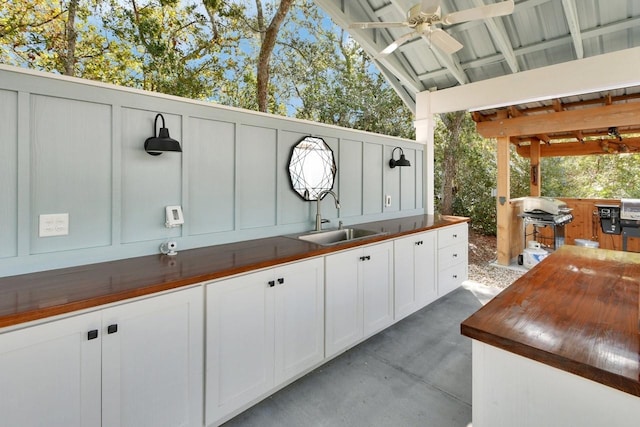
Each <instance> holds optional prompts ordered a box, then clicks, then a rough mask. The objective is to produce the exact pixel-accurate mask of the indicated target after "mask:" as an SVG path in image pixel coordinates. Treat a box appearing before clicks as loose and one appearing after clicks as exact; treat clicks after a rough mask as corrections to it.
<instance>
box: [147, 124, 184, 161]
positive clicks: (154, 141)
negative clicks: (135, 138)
mask: <svg viewBox="0 0 640 427" xmlns="http://www.w3.org/2000/svg"><path fill="white" fill-rule="evenodd" d="M158 117H160V118H162V127H161V128H160V132H159V133H158V136H156V129H157V128H158ZM144 149H145V151H146V152H147V153H149V154H151V155H152V156H159V155H160V154H162V152H163V151H182V148H180V143H179V142H178V141H176V140H175V139H173V138H171V137H170V136H169V129H167V128H166V127H165V124H164V117H163V116H162V114H158V115H156V119H155V120H154V121H153V136H152V137H150V138H147V140H146V141H145V142H144Z"/></svg>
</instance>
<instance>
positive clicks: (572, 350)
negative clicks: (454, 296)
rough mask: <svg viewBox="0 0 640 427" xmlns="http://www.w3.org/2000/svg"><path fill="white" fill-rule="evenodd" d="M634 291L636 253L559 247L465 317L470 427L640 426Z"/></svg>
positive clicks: (639, 341) (638, 267)
mask: <svg viewBox="0 0 640 427" xmlns="http://www.w3.org/2000/svg"><path fill="white" fill-rule="evenodd" d="M639 288H640V254H637V253H629V252H620V251H611V250H604V249H591V248H583V247H576V246H569V245H565V246H562V247H561V248H560V249H559V250H557V251H556V252H555V253H553V254H551V255H550V256H548V257H547V258H546V259H545V260H544V261H543V262H541V263H540V264H538V265H537V266H535V267H534V268H533V269H531V270H530V271H528V272H527V273H526V274H525V275H523V276H522V277H521V278H520V279H518V280H517V281H516V282H514V283H513V284H512V285H511V286H510V287H508V288H507V289H505V290H504V291H503V292H501V293H500V294H499V295H498V296H496V297H495V298H494V299H493V300H492V301H490V302H489V303H488V304H487V305H486V306H484V307H482V308H481V309H480V310H478V311H477V312H476V313H475V314H473V315H472V316H471V317H469V318H468V319H466V320H465V321H464V322H463V323H462V325H461V332H462V334H463V335H466V336H468V337H470V338H473V340H474V342H473V352H474V354H473V370H474V372H473V381H474V384H473V398H474V402H473V412H474V419H473V425H474V427H482V426H484V425H493V426H496V425H508V423H512V422H516V424H512V425H520V426H527V425H536V424H537V425H547V426H548V425H581V426H582V425H594V426H595V425H605V424H599V423H600V422H605V423H606V425H616V426H617V425H627V424H625V422H631V423H633V425H637V423H638V422H639V421H638V420H640V330H639V318H638V315H639V295H640V294H639ZM516 355H517V356H516ZM532 361H535V362H532ZM549 367H552V368H555V369H550V368H549ZM567 373H569V374H567ZM576 376H577V377H576ZM585 379H587V380H588V381H586V380H585ZM486 393H489V394H491V396H490V397H489V396H486V395H485V394H486ZM502 393H504V396H503V395H502ZM501 396H502V397H501ZM617 405H620V407H619V408H618V406H617ZM508 406H510V407H508ZM616 409H620V410H622V411H624V414H618V415H617V416H620V417H621V419H620V420H618V421H619V422H620V423H622V424H618V421H616V419H615V418H611V417H612V413H616ZM598 411H600V412H602V413H604V414H606V416H607V417H608V418H605V419H602V418H599V417H598V416H597V413H598ZM591 412H594V414H592V413H591ZM518 413H519V414H518ZM529 418H531V423H528V421H527V420H528V419H529ZM560 420H562V421H560ZM625 420H627V421H625ZM545 422H548V423H550V424H545ZM581 422H582V423H585V424H580V423H581ZM567 423H568V424H567Z"/></svg>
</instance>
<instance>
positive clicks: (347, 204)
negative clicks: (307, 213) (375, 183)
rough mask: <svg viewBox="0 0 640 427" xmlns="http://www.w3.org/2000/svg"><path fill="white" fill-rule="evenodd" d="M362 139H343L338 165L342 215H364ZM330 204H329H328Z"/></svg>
mask: <svg viewBox="0 0 640 427" xmlns="http://www.w3.org/2000/svg"><path fill="white" fill-rule="evenodd" d="M362 145H363V143H362V141H350V140H342V141H341V143H340V159H343V162H342V163H340V164H339V165H338V167H339V169H340V171H341V174H340V175H341V176H342V183H341V184H342V185H340V215H341V216H343V217H350V216H359V215H362V192H363V188H365V187H363V184H364V183H363V177H362V166H363V162H364V159H363V157H362ZM326 205H328V204H326Z"/></svg>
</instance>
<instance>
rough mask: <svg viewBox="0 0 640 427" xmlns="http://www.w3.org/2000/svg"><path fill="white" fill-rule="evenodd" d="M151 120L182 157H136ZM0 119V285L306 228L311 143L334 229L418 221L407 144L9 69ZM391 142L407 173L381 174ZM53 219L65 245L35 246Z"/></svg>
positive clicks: (418, 183)
mask: <svg viewBox="0 0 640 427" xmlns="http://www.w3.org/2000/svg"><path fill="white" fill-rule="evenodd" d="M158 113H161V114H162V115H163V116H164V119H165V122H166V127H167V128H169V131H170V133H171V136H172V137H173V138H175V139H177V140H178V141H180V144H181V146H182V148H183V152H182V153H171V152H170V153H164V154H162V155H160V156H150V155H148V154H147V153H146V152H145V151H144V149H143V145H144V141H145V139H147V138H148V137H150V136H151V135H152V134H153V122H154V119H155V116H156V114H158ZM0 116H1V117H3V119H4V122H3V128H2V130H1V131H0V132H1V138H0V141H1V143H0V144H1V145H2V147H1V148H2V150H3V155H2V157H1V158H0V179H1V182H2V183H3V185H2V186H1V188H0V197H1V200H2V202H3V203H2V204H0V214H2V215H3V222H2V224H1V225H0V239H2V245H0V276H9V275H13V274H20V273H27V272H32V271H39V270H46V269H51V268H60V267H67V266H73V265H82V264H88V263H93V262H101V261H108V260H113V259H121V258H129V257H135V256H142V255H150V254H156V253H158V247H159V245H160V243H162V242H163V241H164V240H166V239H169V238H170V239H172V240H176V241H177V242H178V249H179V250H186V249H190V248H196V247H202V246H208V245H215V244H221V243H228V242H233V241H239V240H247V239H254V238H260V237H267V236H275V235H281V234H290V233H295V232H301V231H306V230H310V229H311V228H312V227H313V222H314V215H315V204H314V203H311V202H307V201H304V200H302V199H301V198H300V197H298V196H297V195H296V194H295V193H294V192H293V190H291V184H290V182H289V175H288V167H287V165H288V161H289V156H290V152H291V148H292V147H293V145H294V144H295V143H296V142H298V141H299V140H300V139H301V138H303V137H304V136H307V135H313V136H318V137H321V138H323V139H324V140H325V142H326V143H327V144H328V145H329V147H331V149H332V150H333V152H334V156H335V158H336V164H337V166H338V171H337V176H336V180H335V183H334V188H333V189H334V191H336V193H337V194H338V195H339V196H340V202H341V203H342V209H340V210H337V209H336V208H335V206H334V204H333V201H332V200H330V199H327V201H325V203H324V204H323V206H322V213H323V217H325V218H328V219H330V220H331V222H332V223H331V224H330V225H329V226H336V225H337V220H338V219H344V220H345V222H346V223H348V224H353V223H359V222H368V221H377V220H381V219H386V218H393V217H398V216H407V215H416V214H421V213H423V212H424V207H423V200H422V195H421V194H418V193H421V191H422V186H423V184H422V180H423V176H422V174H423V168H422V167H421V164H420V161H419V160H420V159H421V158H422V157H423V154H422V153H423V150H424V145H422V144H418V143H416V142H414V141H410V140H406V139H400V138H396V137H389V136H384V135H378V134H372V133H368V132H362V131H358V130H353V129H344V128H339V127H336V126H330V125H325V124H320V123H314V122H309V121H303V120H297V119H291V118H286V117H280V116H274V115H269V114H263V113H257V112H253V111H248V110H242V109H237V108H231V107H225V106H220V105H215V104H213V103H207V102H202V101H194V100H189V99H184V98H178V97H174V96H168V95H162V94H155V93H151V92H144V91H140V90H136V89H130V88H121V87H117V86H113V85H106V84H103V83H98V82H91V81H86V80H82V79H76V78H70V77H65V76H57V75H53V74H48V73H42V72H36V71H32V70H23V69H19V68H15V67H10V66H6V65H0ZM158 126H159V125H158ZM395 146H402V148H403V150H404V151H405V154H406V155H407V156H408V158H409V159H410V160H411V163H412V167H411V168H405V169H406V170H404V171H400V170H398V169H393V170H392V169H389V166H388V161H389V159H390V158H391V157H390V156H391V150H392V149H393V147H395ZM408 181H411V182H408ZM385 194H391V195H392V206H391V208H383V198H384V195H385ZM168 205H182V207H183V210H184V213H185V219H186V223H185V225H184V226H183V227H181V228H173V229H168V228H166V227H165V225H164V223H165V214H164V208H165V206H168ZM51 213H69V221H70V224H69V227H70V232H69V235H66V236H58V237H43V238H41V237H39V236H38V227H37V225H38V216H39V215H40V214H51Z"/></svg>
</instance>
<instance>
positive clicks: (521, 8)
mask: <svg viewBox="0 0 640 427" xmlns="http://www.w3.org/2000/svg"><path fill="white" fill-rule="evenodd" d="M499 1H500V0H497V1H494V0H441V3H440V5H441V8H442V15H446V14H448V13H452V12H456V11H461V10H465V9H470V8H474V7H479V6H483V5H485V4H491V3H497V2H499ZM315 2H316V3H317V4H318V5H319V6H320V7H321V8H322V9H323V10H324V11H325V12H327V13H328V14H329V15H330V16H331V18H332V19H333V20H334V22H335V23H336V24H338V25H340V26H341V27H343V28H345V29H347V30H348V31H349V33H350V34H351V35H352V37H353V38H354V40H356V41H357V42H358V43H359V44H360V45H361V46H362V48H363V49H364V50H365V51H367V52H368V53H369V54H370V55H371V57H372V58H374V57H375V59H374V62H375V64H376V66H377V67H378V68H379V69H380V71H381V72H382V73H383V74H384V75H385V77H386V78H387V80H388V81H389V82H390V84H391V85H392V86H393V87H394V89H395V90H396V92H397V93H398V94H399V95H400V97H401V98H402V99H403V101H404V102H405V103H406V104H407V105H408V106H409V108H411V109H412V110H413V111H414V112H415V105H416V104H415V102H416V95H417V93H419V92H423V91H426V90H438V89H445V88H449V87H453V86H458V85H464V84H467V83H472V82H476V81H480V80H485V79H491V78H494V77H499V76H503V75H507V74H513V73H518V72H522V71H526V70H531V69H534V68H540V67H544V66H548V65H553V64H559V63H562V62H567V61H573V60H576V59H581V58H588V57H592V56H597V55H601V54H605V53H609V52H614V51H619V50H624V49H629V48H632V47H637V46H640V1H638V0H515V10H514V12H513V13H512V14H510V15H507V16H502V17H497V18H489V19H485V20H476V21H470V22H465V23H460V24H453V25H448V26H445V27H442V28H443V29H444V30H445V31H446V32H447V33H448V34H449V35H451V36H452V37H453V38H455V39H456V40H457V41H459V42H460V43H462V45H463V46H464V47H463V48H462V49H460V50H459V51H457V52H455V53H453V54H450V55H449V54H446V53H443V52H442V51H440V50H438V49H436V48H431V47H430V40H429V39H428V37H426V36H419V35H417V34H416V35H415V37H411V38H410V39H409V40H408V41H407V42H406V43H404V44H402V45H401V46H400V47H399V48H397V49H396V50H395V51H394V52H393V53H391V54H389V55H387V56H378V54H379V53H380V52H381V51H382V50H383V49H384V48H385V47H387V46H388V45H389V44H390V43H392V42H393V41H394V40H396V39H398V38H399V37H402V36H403V35H405V34H408V33H410V32H411V29H409V28H375V29H371V28H369V29H349V25H350V24H351V23H353V22H363V21H374V22H375V21H381V22H398V21H404V20H405V19H406V14H407V11H408V10H409V9H410V8H411V7H412V6H414V5H415V4H416V3H420V1H419V0H315ZM549 78H550V79H552V78H553V76H549ZM576 78H577V79H579V78H580V76H579V75H578V76H576Z"/></svg>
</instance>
